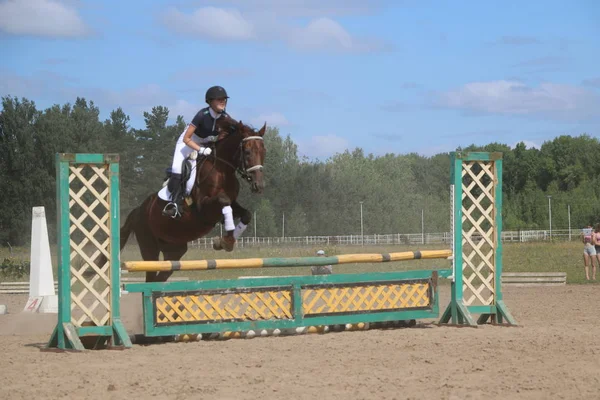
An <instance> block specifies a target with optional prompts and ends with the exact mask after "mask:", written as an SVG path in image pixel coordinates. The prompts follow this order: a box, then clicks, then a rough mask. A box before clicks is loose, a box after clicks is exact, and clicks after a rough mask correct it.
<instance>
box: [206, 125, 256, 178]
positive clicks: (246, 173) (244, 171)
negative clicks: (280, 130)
mask: <svg viewBox="0 0 600 400" xmlns="http://www.w3.org/2000/svg"><path fill="white" fill-rule="evenodd" d="M223 139H224V138H223ZM223 139H221V140H223ZM250 140H263V141H264V139H263V137H262V136H248V137H246V138H243V139H242V140H241V141H240V145H239V146H238V149H237V151H236V152H235V154H234V155H233V158H234V159H235V158H236V157H237V156H238V154H239V161H238V163H237V164H238V165H237V166H235V165H233V164H232V163H230V162H229V161H227V160H225V159H223V158H221V157H219V156H218V155H217V148H216V144H217V142H213V146H212V147H213V153H212V154H211V156H212V157H214V158H215V160H218V161H221V162H223V163H224V164H226V165H228V166H230V167H231V168H232V169H233V170H234V171H235V172H236V173H238V174H239V175H240V177H241V178H242V179H244V180H245V181H246V182H248V183H251V182H252V177H251V176H250V173H251V172H254V171H262V170H263V169H264V166H263V165H261V164H257V165H253V166H251V167H248V166H247V165H246V158H245V157H244V152H243V146H244V143H245V142H248V141H250ZM209 157H210V156H209ZM207 158H208V157H206V158H204V159H203V160H202V164H204V162H205V161H206V160H207ZM202 164H201V165H200V168H201V167H202ZM200 168H198V169H200ZM214 168H215V164H213V168H212V169H211V170H210V171H209V173H208V174H207V175H206V176H204V178H203V179H202V180H201V181H200V182H198V183H201V182H202V181H204V180H205V179H206V178H208V176H209V175H210V174H211V173H212V171H213V170H214Z"/></svg>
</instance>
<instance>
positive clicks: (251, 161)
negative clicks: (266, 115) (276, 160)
mask: <svg viewBox="0 0 600 400" xmlns="http://www.w3.org/2000/svg"><path fill="white" fill-rule="evenodd" d="M265 129H266V124H265V125H264V126H263V127H262V129H261V130H260V131H258V132H257V133H256V134H252V136H246V137H245V138H244V139H242V148H243V151H244V155H243V157H244V164H245V166H244V167H245V169H246V172H247V173H248V174H249V175H250V178H251V180H252V181H251V183H250V188H251V190H252V191H253V192H254V193H262V192H263V190H264V188H265V182H264V178H263V168H264V167H263V164H264V162H265V154H266V150H265V144H264V140H263V135H264V134H265Z"/></svg>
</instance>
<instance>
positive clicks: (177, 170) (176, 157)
mask: <svg viewBox="0 0 600 400" xmlns="http://www.w3.org/2000/svg"><path fill="white" fill-rule="evenodd" d="M184 134H185V132H184V133H182V134H181V135H179V138H178V139H177V144H175V152H174V154H173V162H172V163H171V173H173V174H181V164H182V163H183V160H185V159H186V158H187V157H188V156H189V155H190V154H191V153H192V152H193V151H194V149H192V148H191V147H189V146H188V145H186V144H185V143H183V135H184ZM193 139H194V137H193V136H192V140H193ZM194 141H196V140H194ZM189 161H190V163H191V164H192V170H191V171H190V178H189V179H188V180H187V182H186V185H185V194H186V196H187V195H189V194H190V193H191V192H192V188H193V187H194V182H195V181H196V160H191V159H190V160H189ZM158 197H160V198H161V199H162V200H165V201H169V200H170V199H171V193H169V190H168V189H167V187H166V186H165V187H163V188H162V189H161V190H160V191H159V192H158Z"/></svg>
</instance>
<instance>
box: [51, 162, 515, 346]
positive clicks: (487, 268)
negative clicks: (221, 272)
mask: <svg viewBox="0 0 600 400" xmlns="http://www.w3.org/2000/svg"><path fill="white" fill-rule="evenodd" d="M451 160H452V169H451V178H452V179H451V185H450V186H451V204H452V218H451V221H452V231H453V245H452V250H432V251H428V250H425V251H415V252H399V253H389V254H350V255H339V256H333V257H304V258H302V257H293V258H265V259H258V258H254V259H228V260H223V259H221V260H195V261H128V262H124V263H122V264H121V263H120V259H119V187H118V156H116V155H101V154H59V155H57V177H58V179H57V210H58V217H57V218H58V246H59V254H58V256H59V257H58V258H59V314H58V324H57V327H56V329H55V331H54V333H53V335H52V338H51V340H50V342H49V344H48V348H59V349H76V350H83V349H84V345H83V343H82V339H84V337H85V336H91V338H92V340H95V344H96V345H101V344H102V343H104V342H106V341H108V342H109V345H110V346H111V347H131V346H132V344H131V340H130V338H129V336H128V335H127V333H126V331H125V328H124V326H123V324H122V323H121V320H120V303H119V301H120V295H121V288H122V289H123V290H124V292H125V291H126V292H129V293H133V292H135V293H141V294H142V297H143V315H144V336H146V337H158V336H160V337H164V336H168V335H173V336H182V335H192V336H193V335H199V334H208V336H209V337H210V336H214V335H222V336H223V337H244V336H246V337H251V335H250V332H252V333H253V334H254V332H271V333H272V334H275V335H276V334H278V333H279V332H282V331H286V330H287V331H290V330H291V331H296V332H307V331H311V330H312V331H321V332H324V331H326V330H327V327H329V326H347V327H349V328H350V329H351V330H352V329H354V328H357V329H360V328H361V327H364V326H368V324H369V323H390V322H392V321H412V320H416V319H423V318H438V317H439V297H438V278H449V279H450V280H451V301H450V304H449V305H448V307H447V308H446V311H445V312H444V313H443V315H442V318H441V320H440V323H442V324H449V323H451V324H453V325H468V326H477V323H480V324H481V323H485V322H486V321H487V320H490V321H491V322H492V323H503V322H504V323H506V324H508V325H516V322H515V320H514V318H513V317H512V316H511V315H510V312H509V311H508V309H507V307H506V306H505V305H504V302H503V300H502V290H501V284H502V283H501V279H500V277H501V274H502V244H501V242H500V237H501V236H500V235H501V228H502V224H501V204H502V191H501V186H502V181H501V176H502V155H501V154H500V153H463V152H456V153H451ZM100 255H104V256H105V257H106V258H107V259H108V261H107V262H105V263H104V264H103V265H97V264H96V262H97V260H98V259H104V258H103V257H100ZM456 255H458V257H457V256H456ZM426 258H428V259H446V258H450V259H452V268H451V269H442V270H417V271H402V272H400V271H396V272H378V273H358V274H332V275H315V276H278V277H249V278H238V279H227V280H206V281H178V282H154V283H125V284H123V285H122V286H121V283H120V273H121V268H122V269H123V270H124V271H131V272H134V271H184V270H209V269H225V268H271V267H275V268H277V267H308V266H313V265H329V264H332V265H333V264H348V263H376V262H395V261H404V260H413V259H426ZM472 314H481V315H480V317H479V319H478V320H477V323H476V322H475V321H474V319H473V317H472ZM311 327H312V328H311ZM85 339H86V341H87V338H85Z"/></svg>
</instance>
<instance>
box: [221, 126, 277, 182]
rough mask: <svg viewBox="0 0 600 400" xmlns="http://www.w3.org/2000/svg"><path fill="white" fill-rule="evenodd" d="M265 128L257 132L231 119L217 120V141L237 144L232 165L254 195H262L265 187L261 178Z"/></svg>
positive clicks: (264, 152) (264, 153) (264, 150)
mask: <svg viewBox="0 0 600 400" xmlns="http://www.w3.org/2000/svg"><path fill="white" fill-rule="evenodd" d="M266 128H267V124H266V123H265V124H264V125H263V127H262V128H261V129H260V130H259V131H258V132H257V131H255V130H254V129H252V128H251V127H249V126H248V125H244V123H242V121H239V122H238V121H235V120H233V119H232V118H227V117H226V118H219V119H218V120H217V131H218V133H219V135H218V137H217V141H218V142H220V141H222V140H223V142H225V141H226V140H225V139H228V140H227V141H229V140H232V141H234V140H235V141H236V142H238V143H239V145H238V146H239V147H238V149H237V151H235V155H234V159H233V161H234V163H236V164H235V166H236V167H237V168H239V169H240V170H241V171H242V173H244V174H246V175H247V179H248V180H249V181H250V188H251V190H252V192H254V193H262V192H263V190H264V187H265V182H264V177H263V164H264V162H265V155H266V153H267V151H266V149H265V144H264V140H263V137H264V134H265V130H266Z"/></svg>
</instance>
